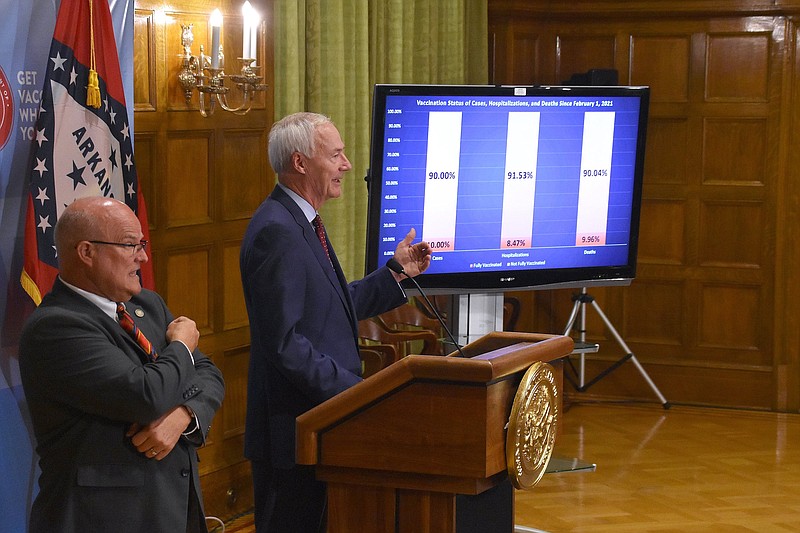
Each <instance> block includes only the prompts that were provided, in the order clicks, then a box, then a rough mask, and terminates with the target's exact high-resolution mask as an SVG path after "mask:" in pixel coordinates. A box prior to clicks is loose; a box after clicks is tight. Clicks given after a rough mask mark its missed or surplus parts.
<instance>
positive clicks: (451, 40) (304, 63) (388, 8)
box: [274, 0, 488, 279]
mask: <svg viewBox="0 0 800 533" xmlns="http://www.w3.org/2000/svg"><path fill="white" fill-rule="evenodd" d="M274 13H275V24H274V31H275V116H276V118H279V117H283V116H285V115H288V114H290V113H294V112H297V111H314V112H317V113H323V114H325V115H328V116H330V117H331V119H333V121H334V122H335V123H336V125H337V127H338V128H339V131H340V133H341V134H342V139H344V142H345V145H346V153H347V156H348V157H349V158H350V161H351V162H352V163H353V170H352V171H351V172H349V173H348V174H347V175H346V177H345V182H344V184H343V192H342V197H341V198H339V199H336V200H331V201H329V202H327V203H326V204H325V206H324V207H323V210H322V216H323V218H324V219H325V225H326V227H327V228H328V232H329V233H330V236H331V240H332V241H333V245H334V248H335V249H336V254H337V255H338V257H339V259H340V261H341V263H342V267H343V269H344V272H345V274H346V275H347V277H348V279H358V278H360V277H361V276H363V274H364V252H365V239H366V223H367V189H366V183H365V182H364V179H363V178H364V176H365V175H366V173H367V167H368V165H369V140H370V139H369V137H370V118H371V117H370V113H371V109H372V108H371V105H372V87H373V85H374V84H376V83H435V84H484V83H487V81H488V18H487V0H435V1H430V0H296V1H289V0H276V1H275V11H274ZM417 231H418V235H419V232H420V231H421V228H417Z"/></svg>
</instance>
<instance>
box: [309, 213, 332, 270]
mask: <svg viewBox="0 0 800 533" xmlns="http://www.w3.org/2000/svg"><path fill="white" fill-rule="evenodd" d="M311 223H312V224H313V225H314V229H315V230H316V231H317V238H318V239H319V242H320V244H321V245H322V249H323V250H325V255H326V256H327V257H328V261H330V262H331V264H333V261H332V260H331V252H330V250H328V239H326V238H325V226H323V225H322V217H321V216H319V214H317V216H315V217H314V220H312V221H311Z"/></svg>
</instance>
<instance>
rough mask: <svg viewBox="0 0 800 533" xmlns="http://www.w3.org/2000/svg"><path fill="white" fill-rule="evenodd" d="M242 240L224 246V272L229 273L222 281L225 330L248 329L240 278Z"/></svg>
mask: <svg viewBox="0 0 800 533" xmlns="http://www.w3.org/2000/svg"><path fill="white" fill-rule="evenodd" d="M240 246H241V240H235V241H231V242H226V243H224V245H223V266H222V271H223V272H227V273H228V274H227V275H226V276H223V279H222V288H223V294H224V296H223V300H222V310H223V319H222V322H223V325H222V327H223V329H224V330H226V331H228V330H234V329H236V328H241V327H246V326H247V325H248V321H247V308H246V306H245V303H244V291H243V290H242V282H241V278H240V277H239V248H240Z"/></svg>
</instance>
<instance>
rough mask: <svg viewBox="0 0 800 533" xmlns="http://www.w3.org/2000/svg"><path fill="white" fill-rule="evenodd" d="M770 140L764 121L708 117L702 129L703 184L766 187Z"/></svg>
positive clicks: (759, 119) (758, 119)
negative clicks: (764, 185) (764, 184)
mask: <svg viewBox="0 0 800 533" xmlns="http://www.w3.org/2000/svg"><path fill="white" fill-rule="evenodd" d="M768 141H769V136H768V125H767V123H766V120H765V119H764V118H751V119H745V118H735V117H731V118H707V119H706V120H705V121H704V128H703V176H702V179H703V182H704V183H722V184H727V185H761V184H763V183H764V180H765V179H766V178H767V174H766V170H767V169H766V163H767V148H768V147H767V142H768Z"/></svg>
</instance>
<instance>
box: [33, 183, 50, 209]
mask: <svg viewBox="0 0 800 533" xmlns="http://www.w3.org/2000/svg"><path fill="white" fill-rule="evenodd" d="M36 199H37V200H39V201H40V202H42V205H44V202H45V200H49V199H50V198H49V197H48V196H47V187H45V188H44V189H39V196H37V197H36Z"/></svg>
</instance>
